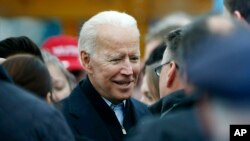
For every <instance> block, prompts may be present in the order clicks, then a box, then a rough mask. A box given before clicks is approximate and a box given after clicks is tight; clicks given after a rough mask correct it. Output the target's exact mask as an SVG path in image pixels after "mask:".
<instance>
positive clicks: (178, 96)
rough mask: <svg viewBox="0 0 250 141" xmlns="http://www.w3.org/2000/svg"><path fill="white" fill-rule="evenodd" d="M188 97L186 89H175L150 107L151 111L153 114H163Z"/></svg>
mask: <svg viewBox="0 0 250 141" xmlns="http://www.w3.org/2000/svg"><path fill="white" fill-rule="evenodd" d="M185 98H186V95H185V92H184V90H178V91H175V92H173V93H171V94H169V95H167V96H165V97H163V98H161V99H160V100H159V101H157V102H156V103H155V104H153V105H151V106H150V107H149V111H150V112H151V113H152V114H153V115H163V114H166V113H168V112H169V111H171V110H172V108H173V107H175V106H177V105H178V104H179V103H180V102H182V100H183V99H185Z"/></svg>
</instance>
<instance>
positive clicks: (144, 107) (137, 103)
mask: <svg viewBox="0 0 250 141" xmlns="http://www.w3.org/2000/svg"><path fill="white" fill-rule="evenodd" d="M130 100H131V102H132V103H133V105H134V106H135V107H136V108H139V109H148V107H147V105H146V104H144V103H142V102H140V101H138V100H137V99H134V98H130Z"/></svg>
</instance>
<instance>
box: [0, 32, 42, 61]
mask: <svg viewBox="0 0 250 141" xmlns="http://www.w3.org/2000/svg"><path fill="white" fill-rule="evenodd" d="M27 53H28V54H31V55H34V56H36V57H38V58H39V59H40V60H41V61H43V57H42V54H41V51H40V49H39V47H38V46H37V45H36V44H35V43H34V42H33V41H32V40H31V39H29V38H28V37H26V36H20V37H9V38H7V39H4V40H2V41H0V57H1V58H8V57H9V56H12V55H15V54H27Z"/></svg>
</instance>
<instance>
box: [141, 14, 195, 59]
mask: <svg viewBox="0 0 250 141" xmlns="http://www.w3.org/2000/svg"><path fill="white" fill-rule="evenodd" d="M191 20H192V17H191V16H189V15H187V14H186V13H182V12H178V13H173V14H170V15H168V16H166V17H164V18H163V19H161V20H160V21H159V22H157V23H156V24H155V25H154V26H152V28H150V29H149V32H148V34H147V35H146V49H145V55H144V59H146V60H147V59H148V57H149V54H150V52H151V51H152V50H153V49H154V48H155V47H157V46H158V45H160V44H161V43H163V42H164V41H165V37H166V35H167V34H168V33H169V32H171V31H173V30H176V29H177V28H180V27H183V26H185V25H187V24H189V23H190V22H191Z"/></svg>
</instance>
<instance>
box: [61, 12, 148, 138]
mask: <svg viewBox="0 0 250 141" xmlns="http://www.w3.org/2000/svg"><path fill="white" fill-rule="evenodd" d="M139 38H140V33H139V30H138V27H137V22H136V20H135V19H134V18H133V17H132V16H130V15H128V14H125V13H120V12H116V11H104V12H101V13H98V14H97V15H95V16H93V17H92V18H90V19H89V20H88V21H87V22H85V24H84V25H83V27H82V29H81V32H80V37H79V43H78V46H79V55H80V60H81V63H82V65H83V67H84V69H85V71H86V72H87V78H86V79H84V80H82V81H80V82H79V84H78V85H77V86H76V88H75V89H74V90H73V92H72V93H71V95H70V96H69V97H68V98H67V99H65V100H64V101H63V102H62V112H63V113H64V115H65V117H66V119H67V121H68V123H69V125H70V127H71V129H72V131H73V133H74V134H75V136H76V138H82V139H90V140H97V141H119V140H122V139H123V136H124V135H125V134H126V133H127V132H128V130H129V129H131V127H133V126H134V125H135V124H136V123H137V122H138V121H139V119H141V117H143V116H144V115H147V114H148V113H149V112H148V110H147V107H146V106H145V105H144V104H142V103H140V102H138V101H136V100H135V99H132V98H131V96H132V94H133V92H134V88H135V85H136V83H137V79H138V74H139V71H140V48H139Z"/></svg>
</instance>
